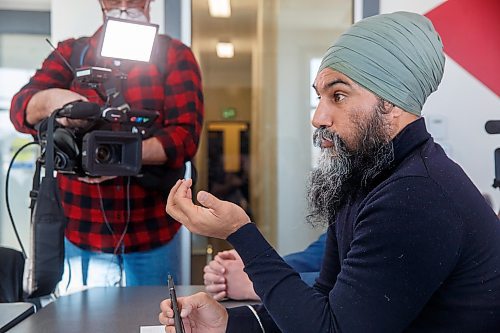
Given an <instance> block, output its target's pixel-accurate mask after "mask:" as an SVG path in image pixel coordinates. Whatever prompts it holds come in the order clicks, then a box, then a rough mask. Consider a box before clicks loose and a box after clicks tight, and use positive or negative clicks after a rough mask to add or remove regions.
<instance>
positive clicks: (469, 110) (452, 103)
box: [380, 0, 500, 210]
mask: <svg viewBox="0 0 500 333" xmlns="http://www.w3.org/2000/svg"><path fill="white" fill-rule="evenodd" d="M443 2H444V1H443V0H420V1H413V0H381V1H380V9H381V12H382V13H389V12H394V11H398V10H405V11H412V12H416V13H420V14H425V13H427V12H428V11H430V10H432V9H433V8H435V7H436V6H438V5H440V4H442V3H443ZM478 5H479V4H478ZM492 42H493V41H492ZM471 47H474V46H473V45H471ZM477 61H481V58H480V55H479V54H478V59H477ZM499 110H500V99H499V98H498V96H497V95H496V94H495V93H494V92H493V91H491V90H490V89H488V88H487V87H486V86H485V85H483V83H481V82H480V81H478V80H477V79H476V78H475V77H473V76H472V75H471V74H470V73H468V72H467V71H466V70H465V69H464V68H462V67H461V66H460V65H459V64H457V63H456V62H455V61H454V60H453V59H451V58H450V57H449V56H446V65H445V71H444V76H443V80H442V82H441V84H440V86H439V88H438V90H437V91H436V92H435V93H434V94H432V95H431V96H430V97H429V99H428V101H427V103H426V104H425V107H424V110H423V115H424V117H425V118H426V123H427V126H428V128H429V131H430V132H431V134H433V136H438V137H439V136H441V135H440V133H441V131H442V130H444V132H445V136H444V138H439V139H437V140H436V141H438V142H439V143H443V145H444V146H445V147H447V148H448V149H447V150H448V152H449V156H450V157H451V158H452V159H453V160H455V161H456V162H457V163H458V164H460V166H461V167H462V168H463V169H464V170H465V172H466V173H467V174H468V176H469V177H470V178H471V179H472V181H473V182H474V184H475V185H476V186H477V187H478V188H479V190H480V191H481V192H483V193H488V194H489V195H490V196H491V198H492V199H493V201H494V208H495V209H497V210H498V209H499V208H500V191H499V190H498V189H494V188H492V187H491V184H493V179H494V177H495V170H494V157H493V156H494V155H493V154H494V150H495V148H498V147H500V140H499V139H500V135H496V136H495V135H489V134H487V133H486V132H485V130H484V123H485V122H486V121H488V120H492V119H493V120H496V119H500V113H499V112H498V111H499ZM436 118H438V119H442V120H444V122H443V124H444V125H442V127H441V128H440V127H437V128H435V127H433V126H432V120H433V119H436Z"/></svg>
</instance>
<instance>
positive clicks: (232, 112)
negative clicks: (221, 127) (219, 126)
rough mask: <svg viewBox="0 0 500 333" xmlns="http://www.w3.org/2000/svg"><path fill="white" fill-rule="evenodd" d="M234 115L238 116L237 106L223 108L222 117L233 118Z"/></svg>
mask: <svg viewBox="0 0 500 333" xmlns="http://www.w3.org/2000/svg"><path fill="white" fill-rule="evenodd" d="M234 117H236V109H235V108H225V109H223V110H222V118H224V119H233V118H234Z"/></svg>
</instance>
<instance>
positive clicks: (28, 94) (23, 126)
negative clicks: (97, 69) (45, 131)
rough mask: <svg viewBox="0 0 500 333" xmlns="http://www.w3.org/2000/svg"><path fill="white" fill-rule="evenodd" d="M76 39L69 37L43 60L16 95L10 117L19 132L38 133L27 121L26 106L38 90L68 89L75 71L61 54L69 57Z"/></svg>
mask: <svg viewBox="0 0 500 333" xmlns="http://www.w3.org/2000/svg"><path fill="white" fill-rule="evenodd" d="M73 42H74V39H68V40H66V41H64V42H61V43H59V44H58V46H57V52H59V54H60V55H58V54H57V52H56V51H53V52H52V53H51V54H50V55H49V56H48V57H47V58H46V59H45V61H44V62H43V64H42V67H41V68H40V69H38V70H37V71H36V73H35V75H33V77H32V78H31V79H30V81H29V82H28V84H26V85H25V86H24V87H23V88H22V89H21V90H20V91H19V92H18V93H17V94H16V95H14V97H13V98H12V103H11V107H10V119H11V121H12V124H14V127H15V128H16V130H18V131H19V132H23V133H29V134H33V135H34V134H36V131H35V129H34V128H33V126H31V125H30V124H28V123H27V122H26V107H27V105H28V103H29V101H30V100H31V98H32V97H33V95H35V94H36V93H37V92H39V91H41V90H45V89H49V88H62V89H68V88H69V87H70V85H71V81H72V79H73V73H72V71H71V69H70V68H68V66H67V65H66V64H65V63H64V61H63V60H62V59H61V56H62V57H64V58H66V59H69V57H70V55H71V50H72V44H73Z"/></svg>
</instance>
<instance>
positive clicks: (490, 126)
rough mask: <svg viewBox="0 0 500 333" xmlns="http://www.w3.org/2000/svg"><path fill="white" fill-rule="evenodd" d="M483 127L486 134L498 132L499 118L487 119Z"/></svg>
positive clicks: (499, 127)
mask: <svg viewBox="0 0 500 333" xmlns="http://www.w3.org/2000/svg"><path fill="white" fill-rule="evenodd" d="M484 129H485V130H486V133H488V134H500V120H488V121H487V122H486V124H484Z"/></svg>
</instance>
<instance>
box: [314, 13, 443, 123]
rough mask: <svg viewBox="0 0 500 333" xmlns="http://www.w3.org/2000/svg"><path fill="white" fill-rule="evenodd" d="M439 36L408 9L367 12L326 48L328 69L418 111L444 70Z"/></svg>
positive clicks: (426, 22)
mask: <svg viewBox="0 0 500 333" xmlns="http://www.w3.org/2000/svg"><path fill="white" fill-rule="evenodd" d="M444 61H445V58H444V54H443V44H442V42H441V38H440V37H439V35H438V34H437V32H436V31H435V30H434V26H433V25H432V23H431V21H430V20H429V19H427V18H426V17H424V16H422V15H419V14H415V13H408V12H396V13H392V14H383V15H377V16H372V17H369V18H366V19H364V20H361V21H359V22H357V23H356V24H354V25H353V26H351V27H350V28H349V30H347V31H346V32H345V33H343V34H342V35H341V36H340V37H339V39H338V40H337V41H336V42H335V43H334V44H333V46H331V47H330V48H329V49H328V51H327V52H326V54H325V56H324V57H323V60H322V62H321V65H320V68H319V71H322V70H323V69H325V68H327V67H329V68H331V69H333V70H336V71H338V72H341V73H343V74H345V75H347V76H348V77H349V78H350V79H351V80H353V81H355V82H357V83H358V84H359V85H361V86H363V87H365V88H366V89H368V90H370V91H371V92H373V93H374V94H375V95H377V96H379V97H381V98H383V99H385V100H387V101H389V102H391V103H393V104H394V105H396V106H398V107H400V108H401V109H403V110H405V111H407V112H410V113H413V114H416V115H420V113H421V111H422V106H423V105H424V103H425V100H426V99H427V97H428V96H429V95H430V94H431V93H432V92H434V91H436V89H437V87H438V85H439V82H441V78H442V77H443V70H444Z"/></svg>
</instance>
